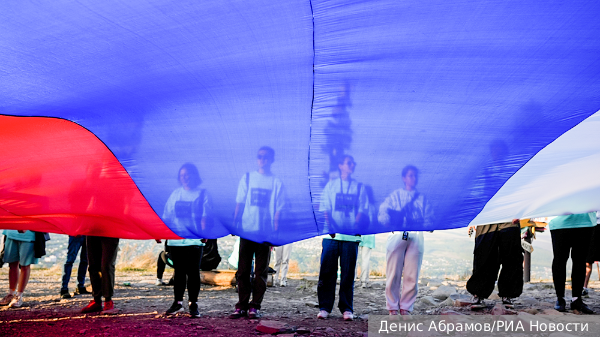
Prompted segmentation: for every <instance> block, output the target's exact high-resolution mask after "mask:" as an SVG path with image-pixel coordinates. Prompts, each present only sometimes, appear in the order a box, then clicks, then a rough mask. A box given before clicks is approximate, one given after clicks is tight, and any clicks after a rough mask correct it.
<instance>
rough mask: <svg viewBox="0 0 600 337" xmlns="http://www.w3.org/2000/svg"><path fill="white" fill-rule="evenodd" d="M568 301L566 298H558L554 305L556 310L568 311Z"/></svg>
mask: <svg viewBox="0 0 600 337" xmlns="http://www.w3.org/2000/svg"><path fill="white" fill-rule="evenodd" d="M566 306H567V303H566V302H565V299H564V298H559V299H557V300H556V304H555V305H554V309H555V310H556V311H560V312H565V311H567V308H566ZM571 306H573V304H571Z"/></svg>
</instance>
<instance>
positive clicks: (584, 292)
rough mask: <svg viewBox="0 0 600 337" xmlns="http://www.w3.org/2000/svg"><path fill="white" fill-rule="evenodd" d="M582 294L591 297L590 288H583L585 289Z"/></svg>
mask: <svg viewBox="0 0 600 337" xmlns="http://www.w3.org/2000/svg"><path fill="white" fill-rule="evenodd" d="M581 296H582V297H590V292H589V290H588V288H583V290H582V291H581Z"/></svg>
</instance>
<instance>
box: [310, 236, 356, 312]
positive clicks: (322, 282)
mask: <svg viewBox="0 0 600 337" xmlns="http://www.w3.org/2000/svg"><path fill="white" fill-rule="evenodd" d="M358 245H359V243H358V242H350V241H339V240H330V239H323V251H322V253H321V269H320V271H319V283H318V284H317V296H318V298H319V308H320V310H325V311H327V312H331V310H332V309H333V303H334V302H335V287H336V281H337V270H338V259H339V260H340V267H341V269H342V270H341V274H340V294H339V295H340V300H339V302H338V308H339V309H340V312H342V313H344V312H345V311H350V312H354V307H353V303H354V272H355V270H356V259H357V256H358Z"/></svg>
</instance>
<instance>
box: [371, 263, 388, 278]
mask: <svg viewBox="0 0 600 337" xmlns="http://www.w3.org/2000/svg"><path fill="white" fill-rule="evenodd" d="M369 275H371V276H376V277H385V268H384V267H383V266H382V267H379V268H377V269H371V272H370V273H369Z"/></svg>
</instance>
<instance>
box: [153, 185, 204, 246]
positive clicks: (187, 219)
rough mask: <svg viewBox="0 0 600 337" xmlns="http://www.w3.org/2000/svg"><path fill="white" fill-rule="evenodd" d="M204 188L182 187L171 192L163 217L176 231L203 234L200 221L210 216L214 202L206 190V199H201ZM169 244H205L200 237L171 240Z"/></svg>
mask: <svg viewBox="0 0 600 337" xmlns="http://www.w3.org/2000/svg"><path fill="white" fill-rule="evenodd" d="M201 194H202V189H200V188H195V189H191V190H186V189H184V188H183V187H180V188H178V189H176V190H175V191H173V193H171V196H170V197H169V199H168V200H167V203H166V204H165V210H164V212H163V216H162V219H163V221H164V222H165V223H166V224H167V225H168V226H169V228H170V229H171V230H172V231H173V232H175V233H180V234H181V235H182V236H187V235H189V236H192V237H193V236H196V237H198V236H201V235H202V228H201V227H200V221H201V220H202V218H203V217H208V216H210V214H211V212H212V203H211V200H210V195H209V194H208V191H206V190H204V200H199V198H200V195H201ZM167 244H168V245H169V246H204V243H202V242H201V241H200V239H184V240H169V241H168V242H167Z"/></svg>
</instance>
